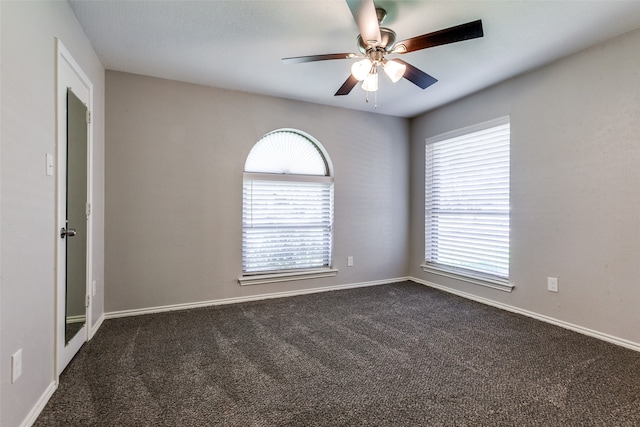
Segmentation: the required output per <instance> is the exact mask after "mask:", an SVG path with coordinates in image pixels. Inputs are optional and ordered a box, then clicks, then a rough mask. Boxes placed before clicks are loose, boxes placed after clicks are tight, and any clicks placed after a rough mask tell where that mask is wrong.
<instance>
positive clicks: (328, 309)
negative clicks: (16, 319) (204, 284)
mask: <svg viewBox="0 0 640 427" xmlns="http://www.w3.org/2000/svg"><path fill="white" fill-rule="evenodd" d="M35 425H36V426H454V425H455V426H516V425H517V426H639V425H640V353H638V352H634V351H632V350H628V349H624V348H621V347H618V346H615V345H612V344H609V343H606V342H602V341H599V340H596V339H593V338H589V337H586V336H583V335H580V334H576V333H573V332H570V331H567V330H564V329H561V328H557V327H554V326H552V325H548V324H545V323H542V322H538V321H535V320H532V319H529V318H526V317H522V316H519V315H515V314H512V313H508V312H504V311H500V310H497V309H494V308H492V307H488V306H485V305H482V304H478V303H475V302H472V301H468V300H465V299H463V298H459V297H456V296H452V295H449V294H446V293H443V292H440V291H437V290H433V289H430V288H427V287H424V286H421V285H418V284H415V283H411V282H403V283H396V284H389V285H383V286H375V287H369V288H359V289H352V290H344V291H334V292H326V293H320V294H314V295H306V296H299V297H291V298H284V299H277V300H267V301H259V302H252V303H244V304H236V305H227V306H218V307H211V308H204V309H195V310H188V311H180V312H171V313H163V314H153V315H146V316H137V317H130V318H122V319H112V320H107V321H105V323H104V324H103V326H102V327H101V328H100V330H99V331H98V333H97V334H96V336H95V337H94V338H93V339H92V340H91V341H90V342H89V343H87V344H85V345H84V347H83V348H82V349H81V350H80V352H79V353H78V355H77V356H76V357H75V358H74V360H73V361H72V362H71V364H70V365H69V367H68V368H67V369H66V371H65V372H64V373H63V374H62V376H61V378H60V386H59V388H58V390H57V391H56V392H55V393H54V395H53V396H52V398H51V400H50V401H49V403H48V404H47V406H46V408H45V409H44V410H43V412H42V414H41V415H40V417H39V418H38V420H37V422H36V424H35Z"/></svg>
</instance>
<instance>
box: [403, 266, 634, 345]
mask: <svg viewBox="0 0 640 427" xmlns="http://www.w3.org/2000/svg"><path fill="white" fill-rule="evenodd" d="M408 280H411V281H413V282H416V283H419V284H421V285H424V286H428V287H430V288H435V289H438V290H441V291H444V292H448V293H450V294H454V295H458V296H460V297H463V298H466V299H470V300H473V301H476V302H479V303H482V304H486V305H490V306H492V307H496V308H499V309H501V310H506V311H510V312H512V313H517V314H522V315H523V316H527V317H531V318H533V319H536V320H541V321H543V322H546V323H550V324H552V325H556V326H560V327H561V328H564V329H569V330H571V331H574V332H578V333H580V334H583V335H588V336H590V337H593V338H598V339H600V340H603V341H607V342H610V343H612V344H616V345H619V346H621V347H626V348H629V349H631V350H635V351H640V343H636V342H633V341H629V340H626V339H624V338H619V337H615V336H613V335H609V334H605V333H602V332H598V331H594V330H593V329H589V328H585V327H582V326H579V325H574V324H573V323H569V322H565V321H563V320H558V319H555V318H553V317H549V316H545V315H544V314H539V313H535V312H533V311H529V310H524V309H522V308H518V307H514V306H511V305H508V304H503V303H500V302H496V301H493V300H490V299H487V298H482V297H479V296H476V295H473V294H470V293H467V292H462V291H458V290H456V289H451V288H448V287H446V286H441V285H438V284H436V283H432V282H428V281H426V280H422V279H418V278H415V277H409V278H408Z"/></svg>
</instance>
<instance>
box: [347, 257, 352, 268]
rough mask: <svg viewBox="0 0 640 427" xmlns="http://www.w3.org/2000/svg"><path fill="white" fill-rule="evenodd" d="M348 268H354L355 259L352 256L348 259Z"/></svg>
mask: <svg viewBox="0 0 640 427" xmlns="http://www.w3.org/2000/svg"><path fill="white" fill-rule="evenodd" d="M347 267H353V257H352V256H348V257H347Z"/></svg>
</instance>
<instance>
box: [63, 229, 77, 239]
mask: <svg viewBox="0 0 640 427" xmlns="http://www.w3.org/2000/svg"><path fill="white" fill-rule="evenodd" d="M75 235H76V229H75V228H70V229H68V230H67V229H66V228H64V227H62V228H61V229H60V237H62V238H63V239H64V238H65V237H66V236H69V237H73V236H75Z"/></svg>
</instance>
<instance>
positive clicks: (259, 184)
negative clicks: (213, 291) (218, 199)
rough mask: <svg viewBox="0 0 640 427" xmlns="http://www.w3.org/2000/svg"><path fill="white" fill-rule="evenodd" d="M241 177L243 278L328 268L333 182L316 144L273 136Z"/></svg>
mask: <svg viewBox="0 0 640 427" xmlns="http://www.w3.org/2000/svg"><path fill="white" fill-rule="evenodd" d="M244 172H245V173H244V182H243V208H242V270H243V272H244V273H245V274H255V273H273V272H280V271H290V270H294V269H310V268H323V267H330V266H331V250H332V247H331V246H332V235H333V232H332V229H333V181H332V179H331V178H330V177H329V175H330V169H329V166H328V161H327V159H326V158H325V157H324V155H323V152H322V150H321V149H320V147H319V146H318V145H317V143H316V142H314V141H312V140H311V139H310V137H308V136H307V135H304V134H303V133H301V132H298V131H294V130H278V131H274V132H271V133H269V134H267V135H265V136H264V137H263V138H262V139H260V141H258V143H256V145H255V146H254V147H253V149H252V150H251V152H250V153H249V156H248V157H247V161H246V163H245V169H244Z"/></svg>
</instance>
